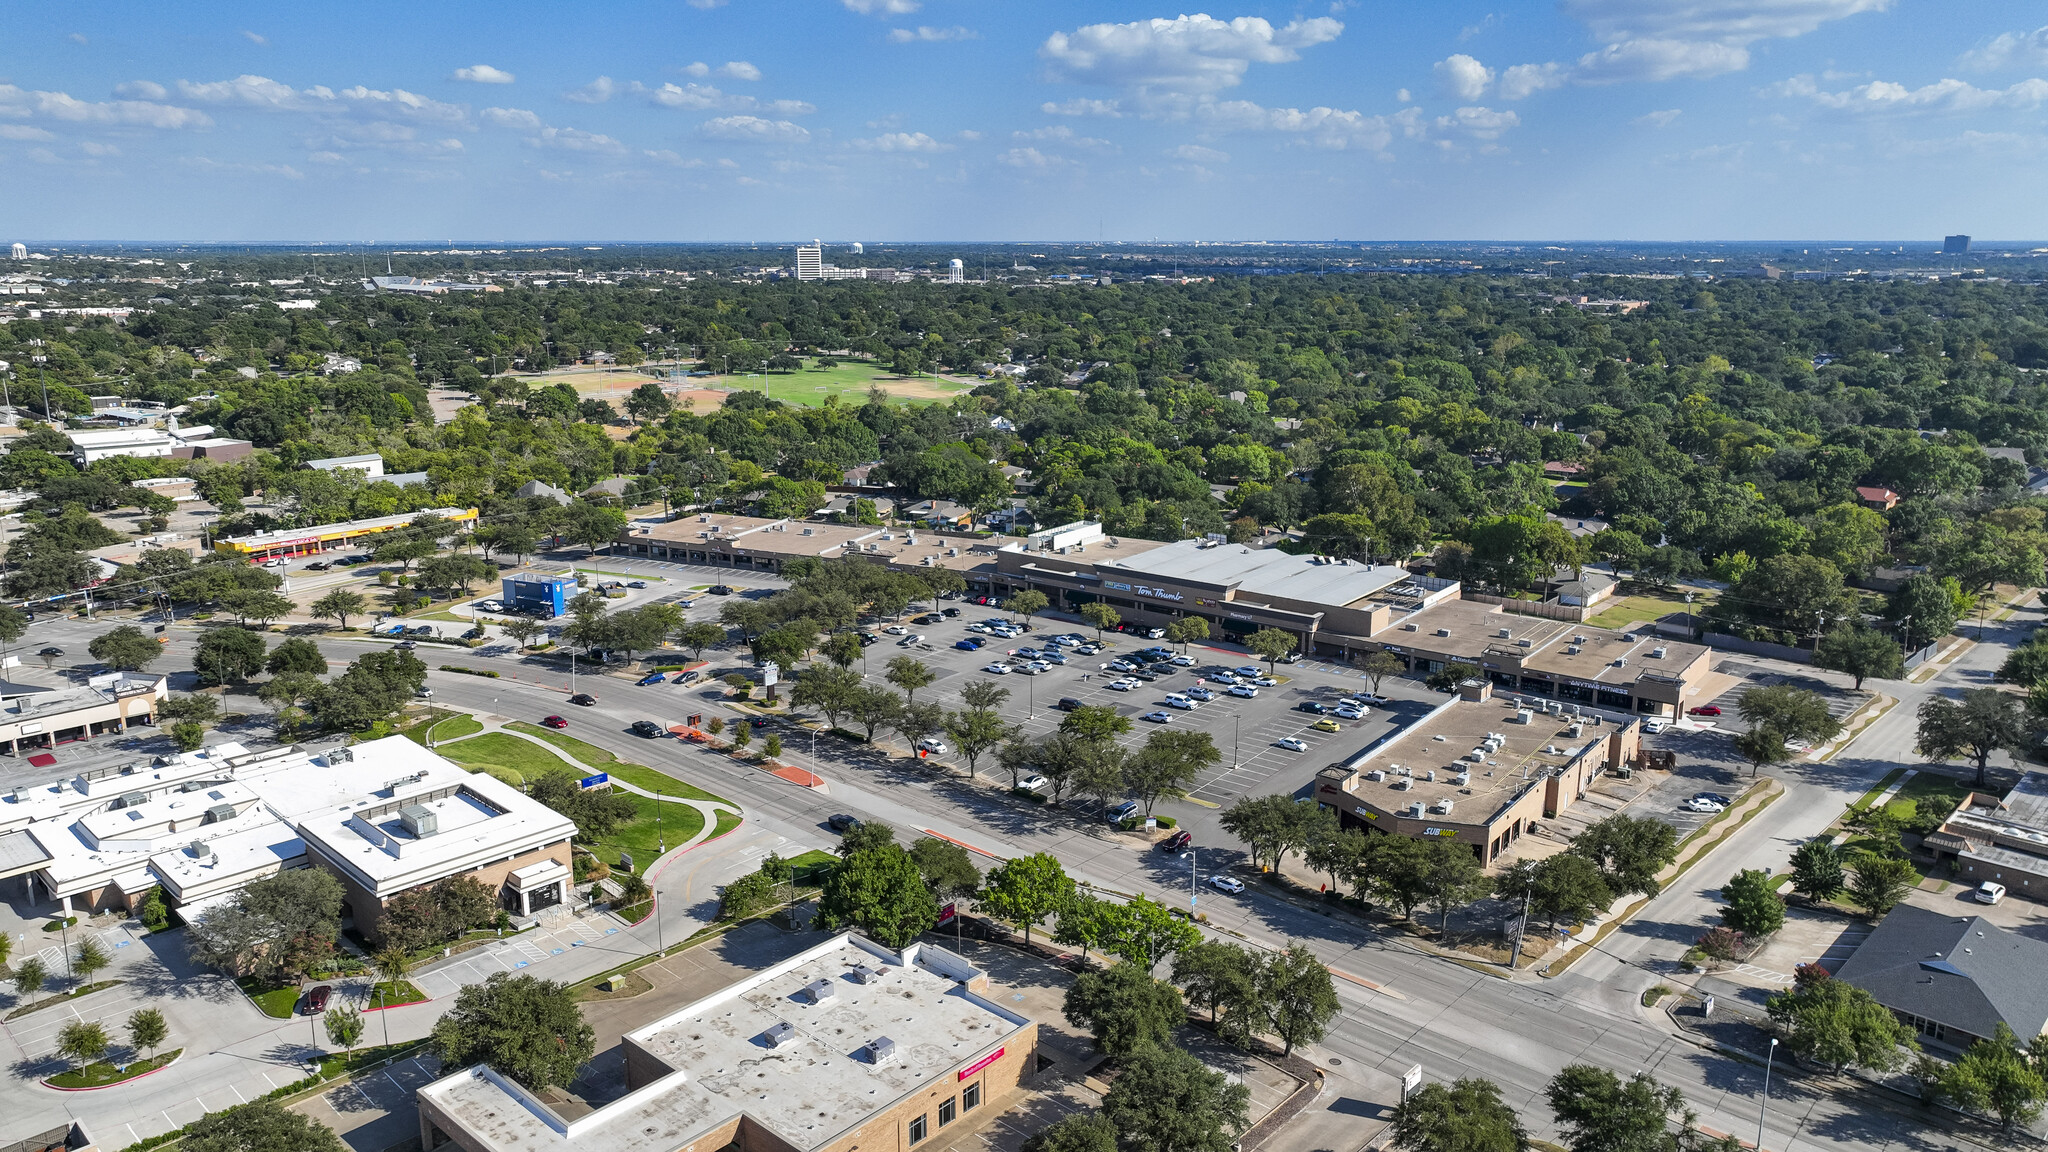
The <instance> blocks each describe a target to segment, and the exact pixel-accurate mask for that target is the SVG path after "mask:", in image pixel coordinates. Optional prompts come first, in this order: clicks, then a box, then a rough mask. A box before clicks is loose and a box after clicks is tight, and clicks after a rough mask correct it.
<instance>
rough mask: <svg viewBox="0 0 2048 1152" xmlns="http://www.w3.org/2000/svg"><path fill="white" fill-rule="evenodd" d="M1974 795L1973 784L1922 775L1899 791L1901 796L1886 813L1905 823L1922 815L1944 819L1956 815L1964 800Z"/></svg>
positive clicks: (1935, 775)
mask: <svg viewBox="0 0 2048 1152" xmlns="http://www.w3.org/2000/svg"><path fill="white" fill-rule="evenodd" d="M1971 791H1972V789H1971V787H1970V782H1969V781H1967V780H1958V779H1956V778H1955V777H1953V776H1943V775H1941V774H1939V773H1935V772H1927V771H1922V772H1920V773H1918V774H1916V775H1915V776H1914V777H1913V778H1912V779H1911V780H1908V781H1906V783H1905V784H1904V785H1903V786H1901V787H1900V788H1899V794H1898V795H1896V796H1894V797H1892V799H1891V802H1890V803H1888V804H1886V805H1885V806H1884V810H1885V811H1886V812H1889V813H1891V814H1892V815H1893V816H1896V817H1898V818H1900V819H1902V820H1911V819H1912V818H1913V817H1914V816H1915V815H1917V814H1918V813H1920V812H1928V811H1931V812H1939V813H1940V814H1942V815H1943V816H1946V815H1948V814H1949V813H1950V812H1953V811H1955V807H1956V805H1958V804H1960V803H1962V801H1963V797H1965V796H1967V795H1969V794H1970V792H1971Z"/></svg>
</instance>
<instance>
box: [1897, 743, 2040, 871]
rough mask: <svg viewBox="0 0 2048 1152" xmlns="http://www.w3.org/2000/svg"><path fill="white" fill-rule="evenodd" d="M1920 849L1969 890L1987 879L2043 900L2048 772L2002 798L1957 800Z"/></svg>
mask: <svg viewBox="0 0 2048 1152" xmlns="http://www.w3.org/2000/svg"><path fill="white" fill-rule="evenodd" d="M1921 846H1922V847H1923V848H1925V849H1926V850H1927V851H1928V852H1931V853H1933V855H1934V860H1935V863H1937V864H1940V863H1947V864H1948V865H1949V866H1950V867H1951V868H1953V869H1954V870H1955V875H1956V877H1957V879H1959V880H1961V881H1962V882H1963V883H1965V884H1967V885H1969V886H1970V887H1972V888H1974V887H1976V886H1977V885H1979V884H1982V883H1984V882H1985V881H1987V880H1988V881H1990V882H1992V883H1994V884H2003V885H2005V887H2006V888H2007V890H2008V891H2010V892H2012V893H2013V894H2014V895H2016V896H2017V895H2025V896H2031V897H2033V898H2034V899H2036V900H2048V772H2028V773H2026V774H2025V775H2023V776H2021V777H2020V779H2019V783H2017V784H2015V785H2013V787H2012V791H2010V792H2007V793H2006V794H2005V795H2004V796H2002V797H2001V796H1997V795H1993V794H1991V793H1986V792H1972V793H1970V794H1969V795H1967V796H1965V797H1963V799H1962V802H1961V803H1959V804H1957V805H1956V808H1955V811H1954V812H1951V813H1949V817H1948V819H1947V820H1944V821H1942V824H1941V827H1940V828H1938V829H1936V830H1935V831H1933V832H1931V833H1929V834H1928V835H1927V837H1926V839H1925V840H1923V841H1922V843H1921Z"/></svg>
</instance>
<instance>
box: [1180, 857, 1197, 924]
mask: <svg viewBox="0 0 2048 1152" xmlns="http://www.w3.org/2000/svg"><path fill="white" fill-rule="evenodd" d="M1181 855H1183V856H1185V857H1187V860H1188V919H1190V920H1193V919H1194V918H1195V901H1196V900H1197V899H1198V898H1199V893H1198V892H1197V890H1196V888H1195V873H1196V872H1198V871H1200V869H1198V868H1197V867H1195V850H1194V849H1193V848H1190V849H1188V850H1187V851H1185V852H1183V853H1181Z"/></svg>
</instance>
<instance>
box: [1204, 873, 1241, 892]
mask: <svg viewBox="0 0 2048 1152" xmlns="http://www.w3.org/2000/svg"><path fill="white" fill-rule="evenodd" d="M1209 887H1211V888H1214V889H1216V890H1217V891H1218V892H1228V893H1230V894H1231V895H1232V896H1235V895H1237V894H1238V893H1239V892H1242V891H1244V881H1242V880H1237V879H1234V878H1232V877H1229V876H1211V877H1209Z"/></svg>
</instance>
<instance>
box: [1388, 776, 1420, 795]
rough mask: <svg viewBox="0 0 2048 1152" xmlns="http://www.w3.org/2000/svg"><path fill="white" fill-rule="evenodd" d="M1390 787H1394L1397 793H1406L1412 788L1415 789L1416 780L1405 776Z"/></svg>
mask: <svg viewBox="0 0 2048 1152" xmlns="http://www.w3.org/2000/svg"><path fill="white" fill-rule="evenodd" d="M1390 787H1392V788H1393V789H1394V791H1396V792H1406V791H1407V790H1409V789H1410V788H1413V787H1415V778H1414V777H1412V776H1403V777H1401V778H1400V779H1399V780H1396V781H1394V782H1393V784H1392V785H1390Z"/></svg>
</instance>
